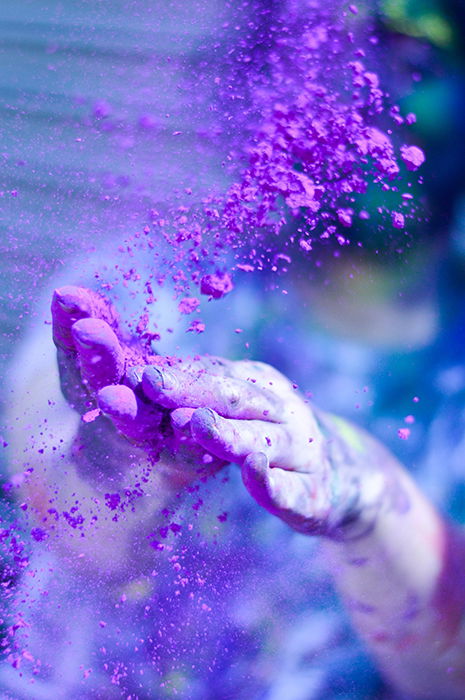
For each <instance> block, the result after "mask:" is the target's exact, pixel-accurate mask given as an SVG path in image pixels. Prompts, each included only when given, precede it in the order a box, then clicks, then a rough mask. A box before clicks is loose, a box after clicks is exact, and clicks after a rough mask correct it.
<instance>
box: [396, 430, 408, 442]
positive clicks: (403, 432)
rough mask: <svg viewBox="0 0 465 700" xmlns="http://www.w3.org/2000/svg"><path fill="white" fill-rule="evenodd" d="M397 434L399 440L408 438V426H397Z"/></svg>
mask: <svg viewBox="0 0 465 700" xmlns="http://www.w3.org/2000/svg"><path fill="white" fill-rule="evenodd" d="M397 435H398V437H399V438H400V439H401V440H408V439H409V437H410V428H399V430H398V431H397Z"/></svg>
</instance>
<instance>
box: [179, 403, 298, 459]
mask: <svg viewBox="0 0 465 700" xmlns="http://www.w3.org/2000/svg"><path fill="white" fill-rule="evenodd" d="M190 425H191V433H192V437H193V438H194V439H195V440H196V442H198V443H199V444H201V445H202V446H203V447H204V448H205V449H206V450H208V451H209V452H212V453H213V454H215V455H216V456H217V457H220V458H221V459H225V460H228V461H229V462H238V463H239V464H241V463H242V462H243V460H244V459H245V458H246V457H247V455H248V454H250V453H251V452H263V453H264V454H266V456H267V458H268V459H269V461H270V464H281V465H283V464H284V465H286V468H287V469H297V470H298V469H300V468H303V464H302V459H301V457H302V456H301V455H299V454H295V453H294V451H293V449H292V444H291V439H290V436H289V433H288V431H287V429H286V428H285V427H284V426H282V425H279V424H277V423H266V422H264V421H259V420H247V421H246V420H233V419H229V418H222V417H221V416H219V415H218V414H217V413H215V412H214V411H212V410H211V409H210V408H199V409H197V410H196V411H194V413H193V414H192V418H191V422H190Z"/></svg>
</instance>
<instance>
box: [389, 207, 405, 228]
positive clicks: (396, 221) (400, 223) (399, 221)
mask: <svg viewBox="0 0 465 700" xmlns="http://www.w3.org/2000/svg"><path fill="white" fill-rule="evenodd" d="M392 225H393V226H394V228H404V226H405V217H404V215H403V214H401V213H400V212H398V211H393V212H392Z"/></svg>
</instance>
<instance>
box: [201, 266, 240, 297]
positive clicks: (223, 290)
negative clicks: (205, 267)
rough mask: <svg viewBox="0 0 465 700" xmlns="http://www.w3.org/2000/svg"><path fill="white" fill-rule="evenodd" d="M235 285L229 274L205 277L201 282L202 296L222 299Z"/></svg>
mask: <svg viewBox="0 0 465 700" xmlns="http://www.w3.org/2000/svg"><path fill="white" fill-rule="evenodd" d="M233 287H234V285H233V283H232V280H231V277H230V276H229V274H228V273H227V272H224V273H216V274H214V275H205V276H204V277H202V279H201V280H200V291H201V293H202V294H205V295H207V296H211V297H213V299H220V298H221V297H224V296H225V295H226V294H229V292H231V291H232V289H233Z"/></svg>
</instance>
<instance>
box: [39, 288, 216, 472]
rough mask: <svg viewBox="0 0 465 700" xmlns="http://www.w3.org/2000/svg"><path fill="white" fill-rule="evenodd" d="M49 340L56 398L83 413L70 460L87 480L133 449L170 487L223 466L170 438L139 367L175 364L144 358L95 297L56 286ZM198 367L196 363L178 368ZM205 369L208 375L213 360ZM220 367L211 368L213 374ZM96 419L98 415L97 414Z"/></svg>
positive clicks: (162, 412) (164, 415)
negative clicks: (159, 470) (56, 369)
mask: <svg viewBox="0 0 465 700" xmlns="http://www.w3.org/2000/svg"><path fill="white" fill-rule="evenodd" d="M52 319H53V339H54V342H55V345H56V346H57V356H58V365H59V373H60V384H61V388H62V392H63V394H64V396H65V398H66V399H67V401H68V402H69V403H70V404H71V406H72V407H73V408H75V409H76V410H77V411H79V412H80V413H81V414H82V415H83V419H84V420H83V421H82V422H81V425H80V430H79V436H78V437H77V440H76V444H75V450H74V453H75V456H76V458H78V459H77V460H76V461H77V462H78V463H79V465H80V469H81V472H82V470H86V471H87V474H86V476H87V478H88V479H91V480H95V479H99V478H105V476H106V475H107V476H109V477H110V478H113V477H114V476H115V473H114V470H115V468H116V467H117V468H119V469H121V465H122V464H124V462H125V460H126V461H128V460H130V459H131V451H132V452H134V447H136V448H137V449H141V450H142V451H143V452H144V453H145V455H146V457H147V459H148V460H149V461H150V462H152V463H154V462H158V460H159V459H160V455H161V453H162V452H163V460H162V465H159V468H162V470H163V472H164V473H165V474H166V475H167V476H168V477H169V479H171V481H172V485H173V486H181V485H184V484H186V483H190V482H191V481H193V480H194V479H196V478H198V477H199V476H201V475H203V474H205V473H211V472H213V471H215V470H217V469H219V468H220V467H221V466H223V465H224V464H225V462H224V461H223V460H218V459H217V458H216V457H214V456H212V455H210V454H206V452H205V450H204V449H203V448H202V447H199V445H198V444H197V443H195V441H194V440H191V441H189V440H185V439H183V440H182V444H180V441H179V439H178V435H177V433H176V432H175V431H174V430H173V429H172V427H171V423H170V417H169V413H170V412H169V410H167V409H166V408H165V407H163V406H161V405H159V404H157V403H156V402H153V401H152V400H150V398H148V397H147V396H146V395H145V394H144V392H143V390H142V385H141V380H142V374H143V370H144V367H148V368H150V367H152V366H153V365H152V363H158V364H160V365H166V364H168V363H174V364H180V363H181V361H180V360H177V359H176V358H169V359H168V358H164V357H161V356H157V355H152V354H150V353H147V351H146V350H145V349H144V348H143V347H142V346H141V345H140V344H139V343H138V341H137V339H135V338H130V337H128V336H126V335H125V334H124V332H123V330H122V329H121V326H120V324H119V322H118V317H117V314H116V311H115V309H114V308H113V307H112V305H111V304H110V303H109V302H108V301H107V300H106V299H104V298H103V297H101V296H100V295H99V294H97V293H95V292H93V291H91V290H88V289H84V288H79V287H71V286H69V287H62V288H61V289H59V290H56V291H55V293H54V296H53V300H52ZM181 364H182V366H183V367H184V366H185V367H186V368H187V367H189V368H191V369H194V368H195V369H200V368H202V367H204V363H203V362H202V361H201V360H198V361H192V362H190V363H187V362H183V363H181ZM208 366H209V369H210V371H213V368H214V366H215V365H214V361H213V360H209V361H208ZM221 371H222V365H221V363H219V362H218V363H217V365H216V372H217V373H221ZM100 412H101V413H103V414H104V416H105V417H104V416H101V415H99V414H100Z"/></svg>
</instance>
